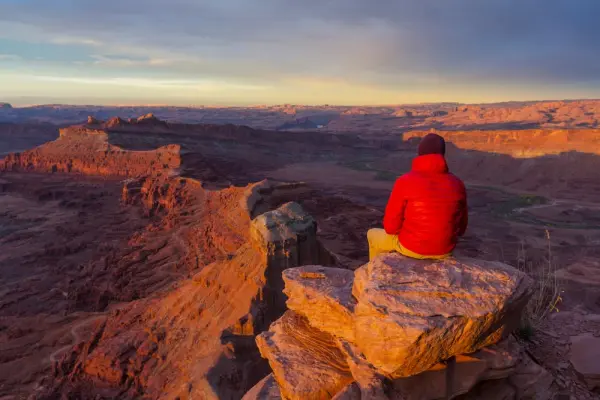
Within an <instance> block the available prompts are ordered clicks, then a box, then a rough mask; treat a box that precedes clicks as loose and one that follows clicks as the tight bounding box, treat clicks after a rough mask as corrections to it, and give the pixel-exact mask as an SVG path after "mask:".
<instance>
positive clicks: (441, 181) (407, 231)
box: [368, 134, 468, 258]
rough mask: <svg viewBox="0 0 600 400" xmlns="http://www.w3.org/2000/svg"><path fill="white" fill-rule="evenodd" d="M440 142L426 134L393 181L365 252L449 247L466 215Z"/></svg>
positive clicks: (435, 252) (423, 254)
mask: <svg viewBox="0 0 600 400" xmlns="http://www.w3.org/2000/svg"><path fill="white" fill-rule="evenodd" d="M444 154H445V142H444V139H443V138H441V137H440V136H438V135H435V134H430V135H427V136H426V137H425V138H423V140H422V141H421V144H420V145H419V156H418V157H416V158H415V159H414V161H413V165H412V170H411V172H409V173H407V174H405V175H403V176H401V177H400V178H398V180H397V181H396V183H395V185H394V188H393V190H392V193H391V195H390V198H389V201H388V204H387V206H386V210H385V216H384V219H383V227H384V229H371V230H370V231H369V232H368V239H369V256H370V258H373V257H374V256H376V255H377V254H379V253H382V252H389V251H397V252H399V253H401V254H404V255H406V256H409V257H413V258H443V257H446V256H448V255H450V254H451V252H452V251H453V250H454V248H455V246H456V243H457V241H458V237H459V236H462V235H463V234H464V233H465V230H466V228H467V221H468V212H467V199H466V191H465V186H464V184H463V182H462V181H461V180H460V179H458V178H457V177H456V176H454V175H452V174H450V173H449V172H448V166H447V164H446V160H445V158H444Z"/></svg>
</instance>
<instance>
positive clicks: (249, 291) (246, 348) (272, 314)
mask: <svg viewBox="0 0 600 400" xmlns="http://www.w3.org/2000/svg"><path fill="white" fill-rule="evenodd" d="M153 179H156V178H147V180H153ZM158 182H159V183H157V184H150V183H148V182H147V181H142V182H136V181H132V182H130V183H129V186H126V189H125V190H124V195H123V197H124V200H125V201H127V202H134V203H135V202H141V203H142V204H145V207H146V208H147V209H149V210H154V214H155V215H163V224H166V225H169V226H173V227H178V228H179V229H177V230H176V231H175V232H174V233H173V237H174V240H175V241H176V242H179V243H178V247H179V249H180V251H182V253H181V254H180V257H181V259H182V264H183V266H184V267H187V268H189V269H190V270H191V271H194V270H197V271H199V272H195V273H194V274H192V275H191V277H190V278H189V279H187V280H180V281H179V282H177V283H176V284H175V285H174V286H173V287H171V288H170V289H169V290H163V291H159V292H157V293H156V294H155V295H154V296H152V295H150V296H148V297H146V298H144V299H142V300H138V301H133V302H131V303H127V304H125V305H123V306H121V307H118V308H117V309H116V310H114V311H113V312H112V313H110V314H109V315H108V316H107V317H106V318H104V319H103V320H101V321H99V322H98V323H97V327H96V332H95V333H94V335H93V337H92V338H91V339H90V340H89V341H88V342H84V343H81V344H79V345H78V346H76V347H75V348H74V349H73V350H72V351H71V352H67V354H65V355H64V357H63V358H62V360H61V361H60V362H58V363H56V364H55V366H54V371H55V373H54V378H53V379H52V380H49V381H47V382H45V384H44V387H45V390H43V391H41V392H40V393H41V394H40V397H41V398H46V397H52V396H57V395H59V394H62V395H72V396H73V395H75V396H76V395H77V393H85V396H87V397H93V396H94V395H102V396H109V397H112V396H116V395H117V394H119V395H120V396H122V397H123V396H124V397H127V398H139V397H145V398H159V397H162V396H165V395H167V396H168V397H169V398H177V397H178V396H179V397H181V398H201V399H217V398H240V397H241V396H242V394H243V393H245V392H246V391H247V390H249V389H250V388H251V387H252V386H253V385H254V384H255V383H256V382H257V381H259V380H260V379H262V378H263V377H264V376H265V375H266V374H267V373H268V367H267V365H266V363H265V362H264V361H263V360H261V358H260V356H259V354H258V351H257V348H256V344H255V336H256V335H257V334H258V333H260V332H261V331H263V330H265V329H267V327H268V326H269V324H270V323H271V322H272V321H274V320H275V319H276V318H278V317H279V316H280V315H281V313H282V312H283V310H284V308H285V304H284V301H285V298H284V297H283V296H282V294H281V287H282V286H283V285H282V282H281V278H280V277H281V274H282V271H283V270H284V269H285V268H288V267H296V266H299V265H301V264H300V263H323V262H325V263H327V262H328V260H331V259H332V258H331V257H328V256H327V255H326V254H325V253H324V249H322V248H319V247H318V246H315V243H316V238H315V234H316V226H315V222H314V220H313V219H312V217H310V216H309V215H307V214H306V213H305V212H304V211H303V210H302V208H301V207H300V206H299V205H297V204H294V203H285V204H283V205H282V206H280V207H278V208H276V209H275V210H271V211H267V212H266V213H262V214H259V215H258V216H257V217H253V215H256V214H255V213H257V212H258V211H259V210H260V209H261V207H262V206H263V205H264V204H268V203H269V199H268V197H269V195H270V194H271V193H275V192H276V191H277V190H278V188H277V187H276V186H274V185H272V184H270V183H269V182H267V181H264V182H261V183H258V184H253V185H250V186H248V187H246V188H231V189H226V190H222V191H214V192H213V191H207V190H204V189H202V187H201V185H199V184H197V183H196V184H195V183H194V182H193V180H189V179H184V178H172V179H170V180H166V181H160V180H159V181H158ZM161 182H162V183H161ZM138 185H141V188H140V187H139V186H138ZM165 185H169V186H168V187H167V188H165V189H164V190H163V188H164V187H165ZM307 246H308V247H307ZM319 249H320V250H319ZM322 256H323V257H322ZM277 277H279V280H277Z"/></svg>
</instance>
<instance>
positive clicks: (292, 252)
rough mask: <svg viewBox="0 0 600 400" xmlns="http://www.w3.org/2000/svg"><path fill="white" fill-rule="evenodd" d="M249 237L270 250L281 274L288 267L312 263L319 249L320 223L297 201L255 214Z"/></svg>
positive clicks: (271, 259)
mask: <svg viewBox="0 0 600 400" xmlns="http://www.w3.org/2000/svg"><path fill="white" fill-rule="evenodd" d="M248 201H250V200H248ZM250 236H251V238H252V240H253V241H254V243H256V244H257V245H258V246H259V247H262V248H266V249H267V253H268V254H267V255H268V257H269V264H276V265H279V266H280V267H281V270H280V271H278V272H279V274H281V271H282V270H283V269H285V268H290V267H297V266H299V265H302V264H311V261H310V260H311V259H314V256H315V254H318V252H319V247H318V244H317V223H316V222H315V220H314V218H313V217H312V216H311V215H310V214H308V213H307V212H306V211H304V210H303V209H302V206H301V205H300V204H298V203H294V202H290V203H286V204H284V205H282V206H281V207H279V208H278V209H276V210H273V211H269V212H266V213H264V214H261V215H259V216H258V217H256V218H255V219H254V220H253V221H252V225H251V227H250Z"/></svg>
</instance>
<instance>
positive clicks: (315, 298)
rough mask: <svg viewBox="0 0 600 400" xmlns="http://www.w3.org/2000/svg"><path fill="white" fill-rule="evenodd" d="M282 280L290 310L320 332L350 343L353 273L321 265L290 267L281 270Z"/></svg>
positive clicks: (352, 334) (352, 332) (351, 335)
mask: <svg viewBox="0 0 600 400" xmlns="http://www.w3.org/2000/svg"><path fill="white" fill-rule="evenodd" d="M283 281H284V282H285V289H284V291H283V292H284V293H285V294H286V295H287V296H288V300H287V303H286V304H287V307H288V308H289V309H290V310H293V311H295V312H297V313H298V314H302V315H304V316H305V317H306V318H307V319H308V321H309V323H310V324H311V325H313V326H315V327H316V328H318V329H320V330H322V331H324V332H327V333H329V334H332V335H335V336H339V337H342V338H344V339H346V340H349V341H353V340H354V322H353V318H352V317H353V315H352V314H353V312H354V306H355V303H356V302H355V301H354V299H353V298H352V283H353V281H354V272H352V271H350V270H346V269H341V268H327V267H321V266H306V267H300V268H290V269H287V270H285V271H283Z"/></svg>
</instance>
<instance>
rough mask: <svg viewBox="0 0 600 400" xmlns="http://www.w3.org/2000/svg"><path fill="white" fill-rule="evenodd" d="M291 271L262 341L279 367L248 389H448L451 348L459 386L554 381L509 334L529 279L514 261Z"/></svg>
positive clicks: (314, 394)
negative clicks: (281, 304)
mask: <svg viewBox="0 0 600 400" xmlns="http://www.w3.org/2000/svg"><path fill="white" fill-rule="evenodd" d="M282 275H283V281H284V283H285V289H284V293H285V294H286V295H287V297H288V300H287V303H286V305H287V308H288V311H286V313H285V314H284V315H283V316H282V317H281V318H280V319H279V320H277V321H276V322H274V323H273V324H272V325H271V327H270V328H269V330H268V331H266V332H263V333H262V334H260V335H259V336H258V337H257V340H256V341H257V344H258V347H259V350H260V352H261V355H262V356H263V357H264V358H266V359H267V360H268V362H269V364H270V366H271V369H272V371H273V373H272V374H271V375H269V376H268V377H266V378H265V379H263V380H262V381H261V382H259V383H258V384H257V385H256V386H255V387H254V388H253V389H252V390H251V391H250V392H248V393H247V394H246V396H245V397H244V399H245V400H254V399H279V398H281V399H290V400H296V399H298V400H300V399H302V400H311V399H315V400H320V399H332V398H334V399H337V400H354V399H356V400H360V399H362V400H365V399H399V400H400V399H402V400H433V399H443V398H445V396H446V375H447V374H446V372H447V371H446V368H447V363H446V362H447V360H448V359H450V358H451V357H456V365H455V367H454V368H453V373H452V397H456V396H459V395H465V394H466V395H472V394H475V393H477V396H476V397H474V398H489V399H496V398H497V399H500V398H502V399H526V398H536V399H544V398H545V397H544V394H545V393H547V392H548V388H549V386H550V385H551V383H552V376H551V375H550V374H549V373H548V372H547V371H546V370H544V369H543V368H542V367H540V366H539V365H537V364H536V363H535V362H534V361H533V360H531V358H530V357H529V356H527V354H526V353H525V352H524V351H523V349H522V348H521V346H520V345H519V343H518V342H517V340H516V339H515V338H514V337H513V336H512V335H510V333H511V332H512V331H513V330H514V329H515V328H516V327H517V326H518V323H519V321H520V318H521V313H522V311H523V308H524V307H525V305H526V304H527V302H528V301H529V299H530V297H531V294H532V281H531V279H530V278H529V277H528V276H527V275H525V274H524V273H522V272H520V271H518V270H516V269H514V268H512V267H510V266H508V265H506V264H502V263H499V262H489V261H482V260H476V259H468V258H450V259H446V260H435V261H433V260H414V259H410V258H406V257H404V256H402V255H399V254H385V255H381V256H380V257H378V258H376V259H374V260H372V261H371V262H369V263H368V264H366V265H364V266H362V267H360V268H359V269H357V270H356V271H354V272H353V271H350V270H344V269H339V268H328V267H323V266H304V267H298V268H289V269H286V270H284V271H283V274H282ZM488 382H493V385H491V384H490V385H487V383H488ZM484 383H486V384H485V385H484ZM488 388H489V389H488ZM499 396H500V397H499ZM532 396H533V397H532Z"/></svg>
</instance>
